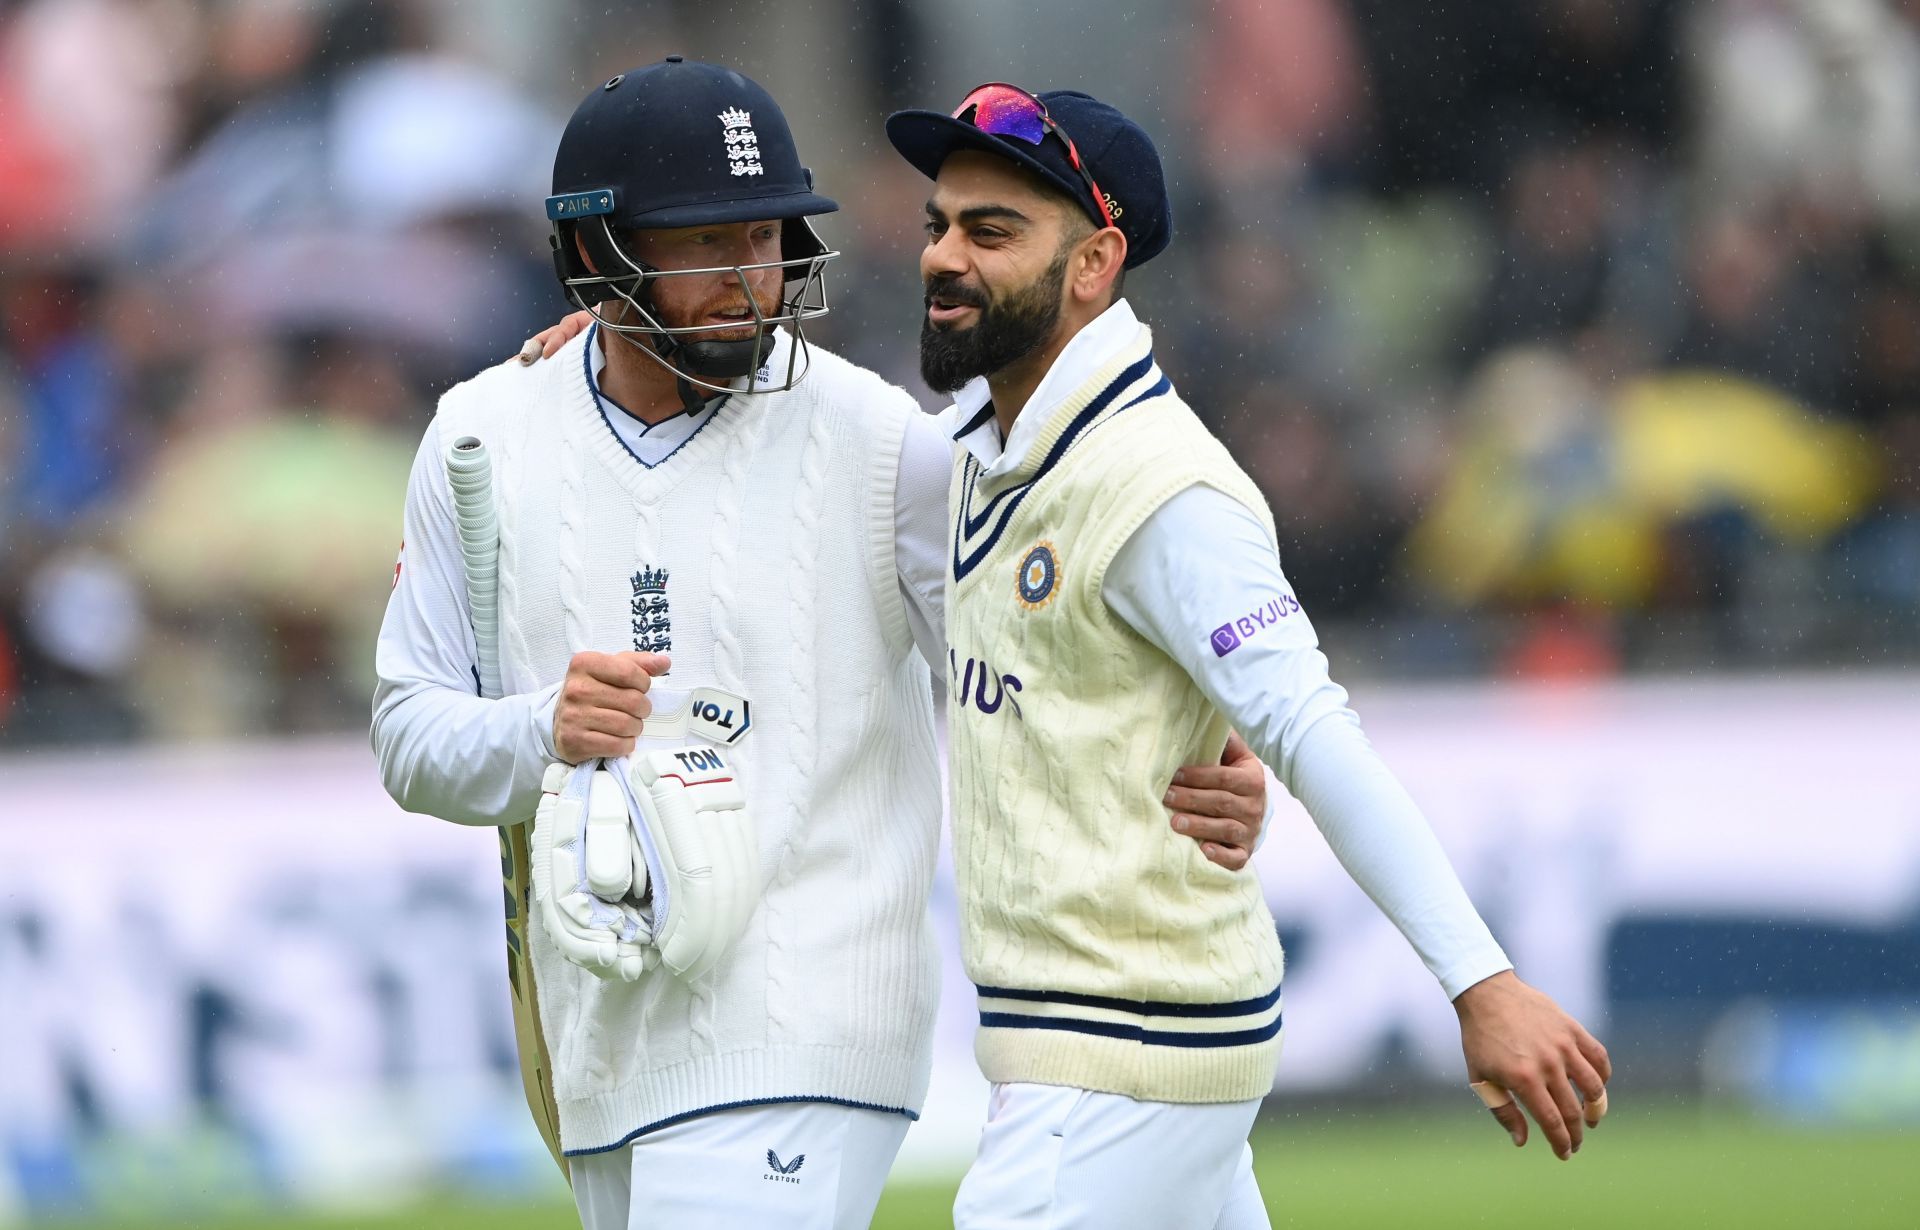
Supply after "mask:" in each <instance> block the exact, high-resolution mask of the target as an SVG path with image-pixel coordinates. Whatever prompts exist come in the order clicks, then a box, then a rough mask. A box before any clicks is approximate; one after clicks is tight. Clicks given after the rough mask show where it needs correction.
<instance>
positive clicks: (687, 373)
mask: <svg viewBox="0 0 1920 1230" xmlns="http://www.w3.org/2000/svg"><path fill="white" fill-rule="evenodd" d="M576 227H577V228H579V230H578V232H576V231H575V228H576ZM554 232H555V233H554V246H555V254H556V258H557V263H559V264H560V266H561V275H560V283H561V286H562V287H563V288H564V289H565V291H566V294H567V298H568V300H569V301H571V302H572V303H573V304H574V305H575V306H576V307H579V308H582V309H584V310H585V311H587V312H588V313H590V314H591V315H592V316H593V318H594V320H595V321H596V322H598V323H599V325H600V326H601V327H602V328H604V329H606V330H608V331H609V332H611V333H614V334H616V335H618V336H621V337H624V338H626V339H627V340H628V341H630V342H632V343H634V345H635V347H636V348H637V349H638V350H640V351H641V352H642V353H644V354H646V355H647V356H648V357H650V358H651V359H653V360H654V361H655V362H657V363H659V364H660V365H661V366H662V367H664V368H666V369H667V370H668V371H670V372H672V373H673V374H674V376H676V377H677V378H679V379H681V380H684V381H686V382H687V383H688V384H690V385H692V386H694V387H695V388H699V389H705V390H707V391H709V392H713V393H738V392H742V391H743V390H741V389H738V388H736V387H734V386H733V385H732V384H728V383H722V382H724V381H728V380H732V379H737V378H739V377H742V376H744V377H747V378H748V379H749V381H750V383H749V386H748V388H747V389H746V390H744V391H746V392H753V393H774V392H784V391H785V390H787V389H791V388H792V387H793V386H794V385H796V384H798V383H799V382H800V380H801V379H802V378H803V377H805V375H806V374H807V370H808V369H809V368H810V367H811V365H812V352H811V349H810V346H809V344H808V341H807V329H806V324H807V322H808V321H810V320H817V319H819V318H820V317H822V316H825V315H826V314H827V310H828V309H827V291H826V280H825V277H824V274H825V270H826V265H827V262H828V261H830V260H832V259H834V258H835V257H837V256H839V255H840V254H839V253H838V252H832V251H826V250H820V251H817V252H815V253H814V254H813V255H809V256H802V257H796V258H794V259H790V260H779V261H766V262H762V263H760V264H753V265H713V266H707V267H704V268H699V269H655V268H654V267H652V266H651V265H648V264H645V263H644V262H642V261H638V260H635V259H634V258H633V256H632V255H631V254H630V253H628V252H627V250H626V249H625V248H624V247H623V246H621V244H620V242H619V239H618V237H617V236H616V235H615V234H614V231H613V228H612V226H611V225H610V223H609V222H608V219H607V218H605V217H604V216H602V217H593V218H584V219H579V220H577V221H573V222H563V223H555V226H554ZM576 233H577V234H578V235H579V238H580V240H581V242H582V244H583V246H585V247H586V248H587V250H588V251H589V252H591V253H592V254H593V256H594V261H595V263H596V264H597V265H600V266H602V267H603V268H611V269H613V270H615V272H613V273H609V274H596V273H593V272H592V271H591V270H589V269H588V268H587V267H586V266H585V264H584V263H583V262H580V261H579V260H578V259H577V257H573V239H574V237H575V234H576ZM809 235H811V232H809ZM814 243H815V246H818V241H817V239H816V240H815V241H814ZM569 258H571V259H569ZM770 269H778V270H781V271H782V276H781V286H782V291H781V299H780V309H779V310H778V311H777V312H774V313H771V314H769V313H767V312H765V311H763V310H762V309H761V306H760V301H759V299H758V298H757V297H756V296H755V295H754V294H753V290H752V281H751V278H750V276H749V275H751V274H754V273H759V272H762V271H765V270H770ZM728 276H731V277H732V278H734V279H736V280H737V281H738V283H739V286H740V289H741V290H742V291H744V292H745V296H746V301H747V308H748V310H749V311H750V312H752V313H753V318H752V324H753V327H754V332H753V336H752V337H751V338H744V339H740V340H737V341H735V340H732V339H706V338H703V337H702V335H705V334H712V333H717V332H720V331H722V330H725V329H737V328H743V327H745V326H746V324H747V322H746V321H741V322H740V323H739V324H737V325H678V326H675V325H668V324H667V323H665V322H664V321H662V320H661V319H660V318H659V317H658V315H657V314H656V313H655V310H654V307H653V302H652V301H653V296H652V294H651V287H652V285H653V284H654V283H656V282H660V281H664V280H666V279H668V278H716V277H728ZM780 328H785V329H786V330H787V332H788V334H789V335H790V336H791V337H792V339H793V345H792V346H791V347H790V348H789V349H788V351H787V362H786V364H785V365H784V371H783V372H781V373H778V374H776V373H769V372H765V371H764V368H765V366H766V362H767V360H768V358H769V357H770V356H771V352H772V340H773V334H774V331H775V330H776V329H780Z"/></svg>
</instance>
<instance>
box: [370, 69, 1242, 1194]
mask: <svg viewBox="0 0 1920 1230" xmlns="http://www.w3.org/2000/svg"><path fill="white" fill-rule="evenodd" d="M553 187H554V191H553V195H552V197H551V198H550V199H549V200H548V202H547V212H548V216H549V218H550V219H551V220H552V222H553V239H554V259H555V265H556V271H557V273H558V276H559V278H560V281H561V283H562V285H563V286H564V287H565V289H566V291H567V293H568V294H569V296H570V297H571V298H572V299H573V300H574V301H575V302H576V303H577V304H580V305H582V306H584V307H586V308H587V309H589V310H590V311H591V312H592V313H593V314H594V320H595V323H594V324H593V325H592V327H591V328H589V329H587V330H586V331H585V333H584V334H583V335H581V336H579V337H576V338H574V339H573V340H572V341H571V342H570V343H568V344H567V345H566V346H565V347H564V348H562V349H561V350H560V351H559V352H558V354H557V355H556V356H555V357H554V359H553V361H551V362H547V363H539V364H532V365H523V364H518V363H506V364H502V365H501V366H498V367H495V368H492V369H489V370H488V371H485V372H482V373H481V374H480V375H478V376H476V377H474V378H473V379H471V380H469V381H467V382H466V383H464V384H462V385H460V386H458V387H456V388H454V389H452V390H451V391H449V392H448V393H447V394H446V395H445V396H444V397H443V399H442V400H441V402H440V406H439V409H438V412H437V414H436V416H435V420H434V422H433V423H432V424H431V425H430V426H429V428H428V429H427V431H426V434H425V438H424V440H423V442H422V445H421V450H420V454H419V458H418V460H417V462H416V466H415V469H414V473H413V476H412V480H411V482H410V485H409V491H408V498H407V512H406V547H405V550H404V557H403V561H402V566H401V569H400V571H399V574H398V576H397V578H396V583H395V591H394V595H393V598H392V600H391V603H390V605H389V607H388V610H387V616H386V621H385V623H384V625H383V627H382V631H381V637H380V643H379V649H378V656H377V665H378V672H379V675H380V684H379V689H378V692H377V694H376V697H375V703H374V725H373V738H374V743H375V746H376V749H377V751H378V753H379V758H380V764H381V771H382V776H383V778H384V780H385V782H386V785H387V788H388V790H389V791H390V792H391V793H392V794H393V796H394V797H395V798H396V799H397V800H399V801H400V803H401V804H402V806H404V807H407V808H409V809H411V810H416V811H424V812H428V813H430V814H434V815H437V816H441V817H443V818H446V819H448V820H452V821H456V822H460V823H469V824H490V825H498V826H500V827H501V831H502V834H503V841H502V846H503V851H504V852H505V854H506V868H505V869H506V872H507V876H508V883H509V897H508V924H509V926H508V931H509V946H510V955H509V970H510V973H511V975H512V976H513V980H514V1001H515V1006H516V1024H517V1027H518V1032H519V1034H520V1039H519V1040H520V1044H521V1053H522V1062H523V1068H524V1070H525V1073H526V1076H527V1081H528V1093H529V1101H530V1104H531V1105H532V1107H533V1109H534V1112H535V1115H536V1119H537V1120H538V1121H539V1123H540V1125H541V1127H542V1129H543V1131H545V1132H547V1133H549V1142H550V1144H552V1145H553V1146H554V1147H555V1149H556V1152H557V1153H560V1154H562V1155H563V1156H564V1158H565V1164H566V1166H567V1168H568V1170H569V1174H570V1178H571V1180H572V1182H573V1187H574V1193H575V1198H576V1202H577V1203H578V1205H579V1208H580V1212H581V1216H582V1220H583V1222H584V1223H585V1224H586V1225H587V1226H588V1227H590V1228H594V1230H597V1228H598V1227H603V1226H604V1227H616V1226H618V1227H625V1226H628V1225H635V1226H638V1225H661V1226H692V1225H702V1226H740V1227H746V1226H754V1227H759V1226H778V1225H808V1226H814V1225H819V1226H864V1225H866V1224H867V1222H868V1220H869V1218H870V1216H871V1214H872V1211H873V1208H874V1205H875V1203H876V1201H877V1200H878V1198H879V1193H880V1189H881V1186H882V1182H883V1180H884V1177H885V1174H886V1171H887V1168H888V1166H889V1164H890V1163H891V1161H892V1158H893V1156H894V1154H895V1152H896V1150H897V1149H898V1147H899V1144H900V1141H901V1138H902V1136H903V1134H904V1133H905V1131H906V1127H907V1124H908V1122H909V1120H911V1119H912V1118H913V1117H914V1116H915V1115H916V1114H917V1113H918V1111H919V1109H920V1106H921V1103H922V1099H923V1097H924V1094H925V1091H926V1085H927V1079H928V1070H929V1064H930V1045H931V1038H930V1033H931V1023H932V1014H933V1009H934V1000H935V989H936V977H937V969H936V957H935V952H934V947H933V941H932V937H931V935H930V933H929V929H928V926H929V924H928V918H927V909H926V907H927V894H928V890H929V885H930V882H931V879H932V875H933V867H934V857H935V850H936V843H937V841H938V837H939V829H940V811H941V807H940V798H939V772H938V766H937V763H936V759H935V748H934V733H933V712H932V701H931V691H930V676H929V673H928V662H929V661H943V660H944V657H945V651H944V633H943V619H942V603H943V593H942V588H943V585H944V572H945V567H944V563H943V560H944V554H945V544H944V523H945V505H946V477H947V468H948V459H947V446H946V443H945V441H944V439H943V438H942V437H941V436H940V435H939V433H938V432H937V430H935V429H934V427H933V425H932V420H931V419H929V418H928V417H927V416H925V415H922V414H920V413H919V412H918V409H917V407H916V406H915V404H914V402H913V400H912V399H911V397H910V396H909V395H908V394H906V393H905V392H903V391H902V390H900V389H898V388H894V387H892V386H890V385H888V384H886V383H885V382H883V381H882V380H881V379H880V378H879V377H877V376H875V375H873V374H871V373H869V372H866V371H863V370H861V369H859V368H856V367H854V366H852V365H851V364H849V363H847V362H845V361H844V360H842V359H840V358H838V357H836V356H834V355H832V354H829V353H827V352H826V351H824V350H822V349H821V348H819V347H817V346H814V345H812V344H811V343H810V342H809V341H808V339H807V335H806V326H807V323H808V321H809V320H812V319H814V318H816V317H818V316H819V315H820V314H821V313H822V312H824V311H825V303H824V297H823V294H822V292H821V275H822V270H823V267H824V266H825V265H826V263H827V262H828V260H829V259H830V258H831V256H832V253H830V252H828V251H827V250H826V249H825V247H824V246H823V245H822V244H821V242H820V240H819V238H818V237H817V235H816V234H815V233H814V231H813V229H812V227H811V225H810V224H809V222H808V219H809V218H811V217H813V216H816V215H818V214H821V213H825V212H829V211H831V210H832V209H834V203H833V202H832V201H831V200H829V199H828V198H826V197H823V196H820V195H818V194H816V193H815V192H814V191H813V189H812V186H811V183H810V181H809V176H808V174H807V172H806V171H805V170H804V169H803V167H802V166H801V163H800V160H799V157H798V155H797V153H796V151H795V148H794V142H793V137H792V134H791V132H790V131H789V129H788V126H787V123H786V120H785V118H784V117H783V116H782V115H781V113H780V109H779V108H778V106H777V105H776V104H775V103H774V101H773V99H772V98H771V97H770V96H769V95H768V94H767V93H766V92H765V91H764V90H762V89H761V88H760V87H759V86H757V85H756V84H754V83H753V82H752V81H750V80H748V79H747V78H746V77H743V76H741V75H740V74H738V73H736V72H732V71H730V70H728V69H725V68H721V67H718V66H715V65H709V64H698V63H692V62H686V61H682V60H681V59H680V58H678V57H669V58H668V59H667V60H666V61H665V62H663V63H659V64H653V65H649V66H646V67H644V68H640V69H635V70H634V71H632V72H628V73H624V74H622V75H620V76H618V77H615V78H613V79H612V80H610V81H607V82H606V83H604V84H603V85H601V86H598V87H596V88H595V89H594V90H593V91H592V92H591V93H590V94H589V95H588V96H587V98H586V99H585V101H583V102H582V103H581V104H580V107H579V109H578V110H577V111H576V112H575V114H574V116H573V117H572V119H571V120H570V122H569V123H568V125H567V128H566V132H565V135H564V136H563V137H562V139H561V143H560V148H559V152H558V154H557V156H556V158H555V164H554V185H553ZM450 448H451V449H452V452H453V460H452V461H449V459H448V458H449V449H450ZM482 448H484V454H485V456H486V457H487V458H488V469H487V471H486V472H487V473H488V474H489V475H490V476H491V487H490V494H489V496H488V497H487V500H486V501H480V499H479V497H478V496H474V495H472V494H471V493H472V492H473V491H476V490H479V489H478V488H474V487H470V486H466V485H462V486H458V487H450V481H451V480H450V478H449V474H450V472H455V473H457V474H459V475H460V476H462V478H461V482H462V484H465V483H466V477H465V476H467V475H468V474H469V469H470V467H469V468H461V467H462V466H463V465H464V464H465V463H464V462H461V461H460V458H461V456H462V455H463V451H464V455H466V456H469V457H477V456H479V455H481V449H482ZM463 493H464V494H463ZM456 502H459V503H458V506H457V508H456ZM475 503H479V504H482V505H483V511H484V512H486V513H487V514H489V516H488V517H487V518H485V519H483V520H482V521H472V520H469V516H468V514H469V512H471V511H472V506H473V505H474V504H475ZM481 524H487V525H489V526H490V528H488V529H486V530H485V531H484V533H483V532H482V531H480V530H478V529H475V528H474V527H475V526H477V525H481ZM463 551H465V552H466V554H465V555H464V556H463ZM482 582H484V586H482V584H481V583H482ZM469 586H471V587H472V590H471V592H470V590H469ZM472 594H480V595H481V596H482V599H483V601H481V600H476V599H475V598H474V597H472ZM483 608H484V609H483ZM483 616H484V618H483ZM482 627H485V628H486V629H488V631H487V632H486V633H485V634H484V635H483V634H482V633H481V631H480V629H481V628H482ZM496 642H497V653H496V654H491V655H490V654H486V653H483V652H481V650H480V646H482V645H484V644H492V643H496ZM916 646H918V649H917V650H916ZM495 678H497V679H498V687H497V689H496V688H495V687H494V686H493V685H492V684H491V683H490V682H489V681H490V680H492V679H495ZM476 684H477V685H478V687H476ZM476 690H478V691H480V692H481V693H482V695H475V692H476ZM496 690H497V692H498V695H497V696H495V695H494V692H495V691H496ZM1218 752H1219V749H1215V755H1214V756H1212V757H1210V758H1209V760H1208V762H1207V765H1206V766H1205V767H1202V768H1197V769H1195V770H1194V772H1195V773H1197V774H1199V775H1200V776H1201V777H1202V778H1203V779H1205V780H1208V781H1210V782H1212V783H1213V784H1214V785H1216V786H1220V787H1222V788H1224V792H1223V793H1219V794H1217V795H1215V796H1214V805H1213V806H1212V808H1211V811H1210V812H1209V814H1208V815H1207V816H1205V817H1203V818H1201V819H1198V820H1194V821H1191V822H1189V828H1190V831H1191V832H1192V834H1193V835H1194V836H1197V837H1201V838H1205V839H1208V841H1209V844H1208V845H1207V846H1206V847H1205V849H1206V850H1207V851H1208V855H1209V856H1210V857H1216V858H1219V859H1221V860H1222V862H1223V863H1226V864H1231V865H1239V864H1240V863H1241V862H1243V861H1244V859H1245V856H1246V850H1245V848H1244V847H1245V845H1246V844H1248V843H1249V842H1250V841H1251V838H1252V835H1253V833H1254V832H1255V831H1257V827H1258V823H1259V820H1260V817H1261V806H1262V801H1263V795H1264V790H1263V786H1262V782H1261V776H1260V772H1259V769H1258V766H1257V764H1253V763H1251V762H1250V761H1249V762H1248V763H1238V764H1235V765H1223V764H1221V763H1219V760H1220V757H1219V754H1218ZM1193 810H1194V811H1196V812H1207V811H1208V809H1207V808H1195V809H1193ZM529 818H532V820H533V823H532V824H531V825H528V824H527V823H526V821H528V820H529ZM1163 823H1168V824H1170V823H1171V818H1170V817H1167V816H1164V815H1163ZM1195 826H1197V827H1195ZM529 829H531V833H529V832H528V830H529ZM1170 831H1171V829H1170ZM1182 840H1186V838H1182ZM1198 848H1201V847H1199V846H1196V849H1198Z"/></svg>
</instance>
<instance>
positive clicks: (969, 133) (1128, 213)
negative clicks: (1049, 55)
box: [887, 90, 1173, 269]
mask: <svg viewBox="0 0 1920 1230" xmlns="http://www.w3.org/2000/svg"><path fill="white" fill-rule="evenodd" d="M1034 97H1036V98H1038V99H1039V100H1040V101H1041V102H1043V103H1045V104H1046V106H1047V114H1048V116H1049V117H1050V118H1052V120H1053V122H1054V123H1055V124H1056V125H1057V126H1058V127H1059V128H1060V129H1061V130H1062V131H1063V132H1065V133H1066V134H1067V136H1069V137H1071V138H1073V144H1074V147H1075V148H1076V149H1078V150H1079V151H1080V161H1081V163H1082V164H1083V165H1084V166H1085V167H1086V169H1087V173H1088V174H1089V175H1091V176H1092V177H1093V180H1094V182H1095V183H1097V184H1099V185H1100V190H1101V191H1102V192H1103V193H1104V194H1105V195H1106V197H1107V204H1108V208H1109V209H1111V210H1112V211H1113V225H1114V226H1115V227H1116V228H1118V229H1119V231H1120V233H1121V234H1122V235H1125V236H1126V237H1127V262H1126V267H1127V268H1128V269H1132V268H1135V267H1136V266H1139V265H1144V264H1145V263H1146V262H1148V261H1150V260H1152V259H1153V258H1154V257H1156V256H1158V255H1160V253H1161V252H1163V251H1165V250H1166V247H1167V243H1168V241H1169V240H1171V239H1172V238H1173V203H1172V202H1171V201H1169V200H1168V199H1167V181H1166V175H1165V173H1164V172H1163V171H1162V170H1161V168H1160V154H1159V151H1157V150H1156V149H1154V147H1153V141H1152V139H1151V138H1149V137H1148V136H1147V133H1146V130H1145V129H1143V128H1141V127H1140V125H1138V124H1136V123H1134V122H1133V121H1132V120H1130V119H1128V118H1127V117H1126V116H1124V115H1122V114H1120V112H1119V111H1118V110H1116V109H1115V108H1113V107H1110V106H1108V105H1107V104H1106V103H1103V102H1101V101H1100V100H1099V99H1097V98H1093V97H1091V96H1089V95H1086V94H1082V93H1080V92H1079V91H1078V90H1049V91H1047V92H1046V93H1044V94H1036V95H1035V96H1034ZM887 140H889V141H891V142H893V148H895V149H896V150H899V151H900V156H901V157H903V158H905V159H906V160H907V161H908V162H910V163H912V164H913V165H914V167H915V169H917V170H918V171H919V172H920V173H921V174H922V175H925V176H926V177H927V178H928V179H934V178H937V177H938V176H939V174H940V166H941V164H942V163H944V162H945V161H946V160H947V157H948V155H950V154H953V153H954V152H956V151H958V150H963V149H973V150H983V151H985V152H986V153H989V154H997V155H999V156H1000V157H1002V158H1005V159H1007V160H1008V161H1010V162H1013V163H1015V164H1017V165H1019V166H1022V167H1025V168H1026V169H1027V170H1029V171H1031V172H1033V173H1034V174H1035V175H1038V176H1039V177H1040V178H1041V179H1043V180H1045V181H1046V182H1047V183H1049V184H1052V185H1053V186H1054V187H1056V188H1058V189H1060V191H1062V192H1064V193H1066V194H1067V196H1068V197H1069V198H1070V199H1072V200H1074V201H1077V202H1079V204H1080V208H1081V209H1082V210H1083V211H1084V212H1085V213H1086V215H1087V216H1088V217H1089V218H1091V219H1092V220H1093V224H1094V225H1095V226H1105V225H1106V219H1104V218H1102V217H1101V216H1100V213H1099V210H1098V207H1097V206H1096V205H1095V204H1094V201H1093V199H1092V194H1091V193H1089V192H1088V190H1087V185H1086V181H1085V180H1083V179H1081V178H1080V173H1079V172H1078V171H1076V170H1074V168H1073V160H1072V159H1071V158H1070V157H1069V156H1068V154H1067V147H1066V144H1065V143H1064V142H1062V141H1061V140H1060V139H1059V138H1058V137H1057V136H1056V135H1054V134H1053V133H1048V134H1047V136H1046V139H1045V140H1043V141H1041V142H1040V143H1039V144H1038V145H1031V144H1028V143H1027V142H1026V141H1024V140H1021V139H1019V138H1007V137H1001V136H996V135H995V134H993V133H989V132H983V131H981V130H980V129H978V128H976V127H974V126H973V125H972V124H971V123H969V122H967V121H966V120H962V119H955V118H954V117H953V116H951V115H947V114H945V113H944V112H940V111H896V112H894V113H893V114H892V115H889V116H888V117H887Z"/></svg>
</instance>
